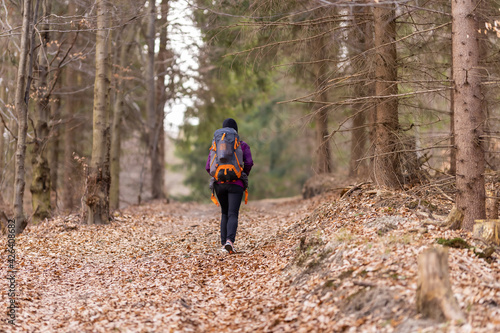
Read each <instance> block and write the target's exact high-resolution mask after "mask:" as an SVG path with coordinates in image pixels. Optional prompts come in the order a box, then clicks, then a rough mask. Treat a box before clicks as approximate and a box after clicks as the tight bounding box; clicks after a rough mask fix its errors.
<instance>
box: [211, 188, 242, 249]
mask: <svg viewBox="0 0 500 333" xmlns="http://www.w3.org/2000/svg"><path fill="white" fill-rule="evenodd" d="M243 192H244V190H243V187H241V186H239V185H236V184H215V194H216V195H217V199H218V200H219V204H220V208H221V219H220V241H221V244H222V245H224V244H226V241H227V240H228V239H229V240H230V241H231V242H233V243H234V240H235V238H236V230H237V229H238V214H239V212H240V206H241V199H242V198H243Z"/></svg>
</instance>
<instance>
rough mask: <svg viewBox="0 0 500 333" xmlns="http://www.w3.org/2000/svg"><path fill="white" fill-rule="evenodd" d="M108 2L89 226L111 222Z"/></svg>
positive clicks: (101, 37) (101, 25)
mask: <svg viewBox="0 0 500 333" xmlns="http://www.w3.org/2000/svg"><path fill="white" fill-rule="evenodd" d="M106 3H107V2H106V1H105V0H98V1H97V2H96V7H97V32H96V48H95V49H96V60H95V65H96V73H95V84H94V110H93V130H92V160H91V163H90V166H89V174H88V176H87V184H86V185H87V187H86V191H85V192H86V193H85V200H84V201H85V204H86V220H87V224H106V223H108V221H109V186H110V175H109V134H110V133H109V124H108V111H109V108H108V106H109V105H108V98H109V86H110V85H109V77H108V75H109V71H108V66H109V58H108V56H109V49H108V48H109V43H108V38H110V32H109V30H108V21H109V19H108V17H107V15H108V10H107V6H106Z"/></svg>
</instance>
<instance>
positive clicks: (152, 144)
mask: <svg viewBox="0 0 500 333" xmlns="http://www.w3.org/2000/svg"><path fill="white" fill-rule="evenodd" d="M149 5H150V8H149V21H148V34H147V44H148V58H147V65H146V86H147V89H148V93H147V118H148V120H147V123H148V146H149V161H150V166H151V179H150V181H151V196H152V198H153V199H159V198H162V197H164V193H163V181H162V179H163V175H160V174H161V173H163V163H162V161H160V154H159V149H158V146H159V142H160V132H159V130H158V127H157V123H158V114H157V100H156V99H157V96H156V86H155V50H154V47H155V36H156V15H157V13H156V4H155V1H150V2H149ZM162 122H163V121H162Z"/></svg>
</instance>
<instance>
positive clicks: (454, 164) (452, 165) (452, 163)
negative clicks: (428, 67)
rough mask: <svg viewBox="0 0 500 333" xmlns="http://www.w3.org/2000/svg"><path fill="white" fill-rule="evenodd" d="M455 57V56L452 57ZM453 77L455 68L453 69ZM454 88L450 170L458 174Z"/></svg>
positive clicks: (451, 103) (451, 115)
mask: <svg viewBox="0 0 500 333" xmlns="http://www.w3.org/2000/svg"><path fill="white" fill-rule="evenodd" d="M452 58H453V57H452ZM451 76H452V77H453V70H452V71H451ZM454 95H455V94H454V92H453V90H450V146H451V148H450V171H449V172H448V173H449V174H450V175H451V176H456V174H457V149H456V146H455V96H454Z"/></svg>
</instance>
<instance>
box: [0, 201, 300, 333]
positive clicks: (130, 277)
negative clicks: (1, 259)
mask: <svg viewBox="0 0 500 333" xmlns="http://www.w3.org/2000/svg"><path fill="white" fill-rule="evenodd" d="M307 212H308V208H307V203H306V202H304V201H301V200H300V199H291V200H275V201H272V200H271V201H260V202H251V203H250V204H249V205H248V206H245V205H242V209H241V212H240V225H239V228H238V235H237V240H236V243H235V246H236V249H237V250H238V254H236V255H228V254H227V253H222V251H220V249H221V246H220V245H219V208H217V207H216V206H215V205H200V204H194V203H173V204H162V203H158V202H157V203H152V204H148V205H144V206H134V207H130V208H128V209H125V210H122V211H121V212H120V213H119V214H117V216H115V222H113V223H112V224H111V225H108V226H86V225H80V224H77V223H72V222H71V221H68V218H66V221H62V220H61V219H55V220H53V221H50V222H49V223H50V224H51V227H50V228H49V227H48V226H47V225H46V226H45V227H44V228H40V227H32V228H31V230H30V231H28V232H26V233H25V234H24V235H22V236H21V237H20V238H19V239H18V242H17V245H16V251H17V253H16V254H17V258H18V259H17V260H18V267H19V271H18V273H17V276H16V282H17V288H18V292H19V294H20V296H19V297H18V301H19V302H20V305H21V307H20V309H18V312H17V313H16V316H17V318H16V322H17V324H18V328H19V331H23V332H34V331H47V332H51V331H52V332H55V331H58V332H113V331H117V332H171V331H172V332H173V331H181V332H188V331H196V332H209V331H217V332H224V331H235V332H238V331H247V332H253V331H265V330H268V329H270V328H271V327H273V326H276V325H277V324H279V323H280V322H281V321H283V320H284V319H285V317H286V313H285V311H286V303H287V302H290V299H289V298H290V296H291V295H289V294H288V293H287V292H285V291H286V290H288V289H289V285H290V281H288V280H287V279H286V278H285V277H284V274H285V273H284V271H283V269H284V268H285V267H286V266H287V265H288V264H289V262H290V259H291V258H290V257H291V256H293V251H291V248H293V246H292V247H291V246H282V243H283V242H284V241H291V242H294V240H293V239H289V240H287V239H280V240H277V239H276V235H277V233H279V232H280V231H281V230H283V228H286V227H287V226H288V225H289V224H290V223H292V222H293V221H297V220H300V219H301V218H302V216H303V215H304V214H306V213H307ZM4 281H5V279H2V286H1V288H2V289H1V290H2V292H3V291H4V290H6V288H7V287H6V285H3V283H4ZM2 303H4V301H2ZM1 306H4V304H2V305H1ZM5 306H6V302H5ZM287 320H288V319H287ZM1 325H5V324H3V323H2V324H0V331H1V330H2V329H6V328H7V327H5V326H1Z"/></svg>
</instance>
